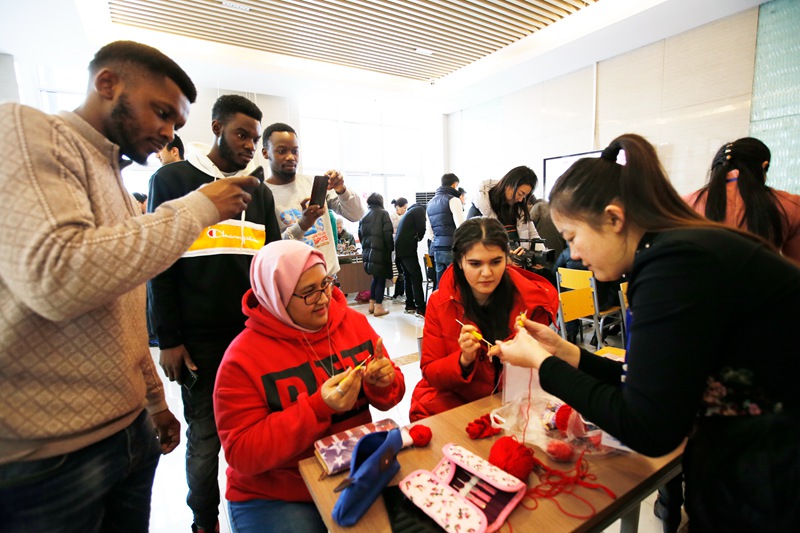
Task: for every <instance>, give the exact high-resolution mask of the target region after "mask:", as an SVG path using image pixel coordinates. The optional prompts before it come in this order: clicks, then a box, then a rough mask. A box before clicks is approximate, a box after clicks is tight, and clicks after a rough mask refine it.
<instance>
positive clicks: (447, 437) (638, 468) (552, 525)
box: [300, 395, 681, 533]
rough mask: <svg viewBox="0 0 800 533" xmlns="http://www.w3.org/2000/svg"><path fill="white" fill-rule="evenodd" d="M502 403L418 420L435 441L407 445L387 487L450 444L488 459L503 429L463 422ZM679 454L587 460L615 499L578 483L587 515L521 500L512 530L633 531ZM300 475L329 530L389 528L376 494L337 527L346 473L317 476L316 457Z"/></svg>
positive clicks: (675, 469) (674, 470) (568, 499)
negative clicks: (481, 432)
mask: <svg viewBox="0 0 800 533" xmlns="http://www.w3.org/2000/svg"><path fill="white" fill-rule="evenodd" d="M500 403H501V401H500V396H499V395H494V396H490V397H487V398H483V399H481V400H478V401H475V402H472V403H470V404H467V405H464V406H461V407H459V408H457V409H452V410H450V411H447V412H446V413H441V414H439V415H436V416H433V417H431V418H428V419H426V420H424V421H423V422H421V423H422V424H424V425H426V426H428V427H430V428H431V430H432V432H433V439H432V440H431V443H430V444H429V445H428V446H427V447H425V448H411V449H405V450H403V451H401V452H400V454H399V455H398V460H399V461H400V472H398V473H397V475H396V476H395V477H394V478H393V479H392V481H391V482H390V485H397V484H398V483H399V482H400V480H401V479H403V478H404V477H405V476H406V475H408V474H409V473H411V472H413V471H414V470H417V469H420V468H422V469H425V470H431V469H432V468H433V467H434V466H436V464H437V463H438V462H439V460H440V459H441V458H442V447H443V446H444V445H445V444H448V443H450V442H455V443H457V444H460V445H461V446H464V447H465V448H467V449H468V450H470V451H472V452H474V453H476V454H478V455H480V456H481V457H484V458H487V457H489V450H490V449H491V447H492V444H493V443H494V441H495V440H496V439H497V438H499V437H501V436H502V433H501V434H500V435H498V436H497V437H493V438H487V439H479V440H471V439H470V438H469V437H468V436H467V433H466V431H465V428H466V426H467V423H469V422H471V421H472V420H474V419H476V418H478V417H480V416H482V415H484V414H486V413H488V412H490V411H491V410H492V409H494V408H495V407H499V406H500ZM534 449H535V456H536V457H537V458H539V459H540V460H542V461H543V462H545V463H547V464H548V465H549V466H552V467H555V468H559V469H562V470H563V469H566V468H569V467H571V466H572V464H559V463H554V462H551V461H549V459H547V456H546V455H545V454H544V452H542V451H540V450H539V449H538V448H534ZM680 458H681V449H678V450H675V451H674V452H672V453H671V454H669V455H666V456H664V457H660V458H656V459H653V458H648V457H644V456H642V455H639V454H634V453H629V454H619V455H607V456H604V457H596V458H589V465H590V466H589V473H590V474H594V475H596V476H597V480H596V482H597V483H601V484H603V485H605V486H606V487H608V488H609V489H611V490H612V491H613V492H614V493H615V494H616V495H617V499H616V500H612V499H611V498H609V497H608V496H607V495H606V494H605V492H603V491H602V490H592V489H587V488H584V487H578V488H577V489H576V490H575V494H577V495H579V496H581V497H582V498H585V499H586V500H588V501H589V502H591V503H592V505H593V506H594V507H595V509H596V511H597V512H596V513H595V515H594V516H592V517H591V518H588V519H577V518H571V517H569V516H567V515H566V514H564V513H563V512H562V511H560V510H559V509H558V507H557V506H556V505H555V503H554V502H553V501H551V500H540V502H539V507H538V509H536V510H528V509H526V508H524V507H522V504H526V505H527V504H529V503H530V502H531V500H529V499H525V500H523V502H522V503H521V504H520V505H519V506H517V508H516V509H515V510H514V512H512V513H511V515H510V516H509V520H508V521H509V522H510V524H511V526H512V528H513V529H512V530H513V531H514V532H516V533H522V532H525V531H536V532H548V531H553V532H564V531H601V530H602V529H604V528H606V527H608V526H609V525H610V524H612V523H613V522H614V521H616V520H617V519H619V518H622V527H621V531H622V532H626V531H636V528H637V527H638V522H639V504H640V503H641V501H642V500H643V499H644V498H646V497H647V496H649V495H650V494H651V493H652V492H653V491H654V490H656V488H658V487H659V486H660V485H662V484H663V483H664V482H666V481H667V480H669V479H671V478H672V477H673V476H675V475H676V474H678V473H679V472H680V471H681V466H680ZM565 467H566V468H565ZM300 473H301V475H302V476H303V480H304V481H305V482H306V485H307V486H308V488H309V490H310V491H311V495H312V497H313V498H314V503H315V504H316V505H317V508H318V509H319V510H320V513H321V514H322V518H323V519H324V520H325V524H326V525H327V526H328V529H329V530H330V531H331V532H361V531H363V532H369V533H383V532H390V531H391V527H390V526H389V521H388V517H387V515H386V507H385V506H384V504H383V498H382V497H379V498H378V500H377V501H376V502H375V503H374V504H373V505H372V507H370V509H369V510H368V511H367V513H366V514H365V515H364V516H363V517H362V518H361V520H359V522H358V523H357V524H356V525H355V526H353V527H349V528H343V527H340V526H338V525H336V523H335V522H334V521H333V519H332V518H331V511H332V510H333V506H334V504H335V503H336V500H337V499H338V497H339V495H338V494H335V493H334V492H333V488H334V487H335V486H336V485H338V484H339V483H340V482H341V481H342V479H344V478H345V476H346V475H347V474H346V472H343V473H340V474H337V475H335V476H331V477H328V478H325V479H319V478H320V475H321V474H322V467H321V466H320V464H319V462H318V461H317V459H316V457H310V458H308V459H305V460H303V461H301V462H300ZM536 483H537V478H536V476H535V475H534V474H532V475H531V476H530V477H529V479H528V486H529V487H531V486H534V485H535V484H536ZM557 499H558V501H559V503H560V504H561V506H562V507H564V508H565V509H566V510H568V511H570V512H572V513H574V514H578V515H585V514H588V511H589V510H588V509H587V508H586V507H585V504H582V503H581V502H580V501H579V500H577V499H576V498H574V497H572V496H569V495H567V494H561V495H559V496H558V497H557Z"/></svg>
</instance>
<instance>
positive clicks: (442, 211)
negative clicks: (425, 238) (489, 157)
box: [426, 173, 464, 286]
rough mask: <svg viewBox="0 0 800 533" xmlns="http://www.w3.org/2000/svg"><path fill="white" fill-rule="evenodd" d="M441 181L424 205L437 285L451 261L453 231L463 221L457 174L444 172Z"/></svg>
mask: <svg viewBox="0 0 800 533" xmlns="http://www.w3.org/2000/svg"><path fill="white" fill-rule="evenodd" d="M441 183H442V184H441V186H440V187H439V188H438V189H436V194H435V195H434V196H433V198H431V200H430V201H429V202H428V205H427V207H426V213H427V224H428V225H429V226H430V231H429V233H430V235H431V236H432V239H431V242H432V244H431V246H430V251H431V252H432V254H431V255H432V256H433V262H434V266H435V267H436V285H437V286H438V284H439V280H440V279H441V278H442V274H444V271H445V269H446V268H447V267H448V266H449V265H450V264H451V263H452V262H453V233H455V231H456V228H458V226H460V225H461V224H462V223H463V222H464V206H463V205H462V204H461V200H460V199H459V194H458V183H459V180H458V176H456V175H455V174H450V173H448V174H444V175H443V176H442V180H441Z"/></svg>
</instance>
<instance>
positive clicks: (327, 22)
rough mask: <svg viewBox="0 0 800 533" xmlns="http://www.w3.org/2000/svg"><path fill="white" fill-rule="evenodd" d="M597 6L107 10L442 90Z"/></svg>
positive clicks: (505, 3) (160, 27)
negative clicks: (454, 78) (473, 66)
mask: <svg viewBox="0 0 800 533" xmlns="http://www.w3.org/2000/svg"><path fill="white" fill-rule="evenodd" d="M597 1H599V0H532V1H524V0H433V1H431V0H403V1H400V0H230V1H229V0H169V1H164V0H108V6H109V8H110V12H111V20H112V21H113V22H115V23H118V24H125V25H128V26H135V27H140V28H146V29H149V30H155V31H162V32H166V33H170V34H175V35H182V36H185V37H193V38H196V39H201V40H205V41H212V42H217V43H223V44H228V45H233V46H241V47H245V48H251V49H254V50H260V51H264V52H272V53H275V54H283V55H287V56H294V57H302V58H306V59H313V60H316V61H325V62H328V63H334V64H337V65H344V66H348V67H354V68H359V69H365V70H370V71H375V72H381V73H384V74H390V75H393V76H401V77H404V78H411V79H415V80H424V81H435V80H438V79H440V78H442V77H443V76H446V75H448V74H450V73H452V72H454V71H456V70H458V69H459V68H461V67H464V66H466V65H469V64H470V63H472V62H474V61H477V60H478V59H481V58H482V57H485V56H487V55H489V54H491V53H493V52H496V51H497V50H500V49H501V48H503V47H505V46H508V45H510V44H512V43H514V42H516V41H518V40H519V39H522V38H523V37H527V36H528V35H530V34H532V33H534V32H536V31H537V30H540V29H542V28H544V27H546V26H548V25H550V24H553V23H555V22H558V21H559V20H561V19H563V18H564V17H567V16H569V15H571V14H573V13H576V12H577V11H578V10H580V9H581V8H583V7H585V6H587V5H589V4H593V3H595V2H597ZM417 49H424V50H428V51H430V52H432V54H430V55H424V54H422V53H420V52H418V51H417Z"/></svg>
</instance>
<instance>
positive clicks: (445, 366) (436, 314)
mask: <svg viewBox="0 0 800 533" xmlns="http://www.w3.org/2000/svg"><path fill="white" fill-rule="evenodd" d="M508 254H509V242H508V235H507V234H506V231H505V229H503V225H502V224H501V223H500V222H498V221H497V220H496V219H490V218H472V219H469V220H467V221H466V222H464V223H463V224H462V225H461V226H459V227H458V229H457V230H456V232H455V234H454V235H453V264H452V266H451V267H449V268H448V269H447V270H446V271H445V273H444V274H443V275H442V279H441V281H440V282H439V289H438V290H437V291H435V292H434V293H433V294H432V295H431V297H430V299H429V300H428V307H427V313H426V315H425V329H424V330H423V337H422V359H421V362H420V366H421V368H422V379H421V380H420V381H419V383H418V384H417V386H416V388H415V389H414V394H413V396H412V397H411V412H410V419H411V421H415V420H420V419H422V418H426V417H428V416H431V415H435V414H436V413H441V412H443V411H446V410H448V409H452V408H454V407H458V406H459V405H463V404H465V403H469V402H471V401H473V400H477V399H478V398H482V397H484V396H488V395H489V394H492V393H493V392H495V391H497V390H498V389H499V386H500V385H499V382H500V375H501V373H502V366H501V364H500V362H499V360H497V358H494V359H489V357H488V356H487V354H486V352H487V347H488V344H487V343H486V342H485V341H483V340H479V339H478V337H477V336H476V334H480V335H481V336H482V338H483V339H485V340H486V341H490V342H492V343H494V342H495V340H496V339H506V338H508V337H509V336H510V335H512V334H513V333H514V331H515V330H514V322H515V320H516V318H517V316H519V314H520V313H522V312H524V313H525V314H526V316H527V317H528V318H530V319H532V320H536V321H538V322H541V323H542V324H550V323H551V322H552V321H553V320H554V319H555V316H556V313H557V311H558V293H557V291H556V289H555V288H554V287H553V286H552V285H551V284H550V283H549V282H548V281H547V280H545V279H544V278H543V277H541V276H538V275H537V274H534V273H532V272H528V271H526V270H522V269H520V268H517V267H515V266H512V265H510V264H509V263H508ZM459 322H462V323H463V324H464V325H463V326H462V325H461V324H459Z"/></svg>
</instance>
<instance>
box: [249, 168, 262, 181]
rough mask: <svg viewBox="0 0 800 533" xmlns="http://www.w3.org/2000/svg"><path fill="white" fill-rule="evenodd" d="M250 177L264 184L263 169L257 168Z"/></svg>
mask: <svg viewBox="0 0 800 533" xmlns="http://www.w3.org/2000/svg"><path fill="white" fill-rule="evenodd" d="M250 175H251V176H253V177H254V178H257V179H258V181H259V182H260V183H264V167H258V168H257V169H255V170H254V171H253V173H252V174H250Z"/></svg>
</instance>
